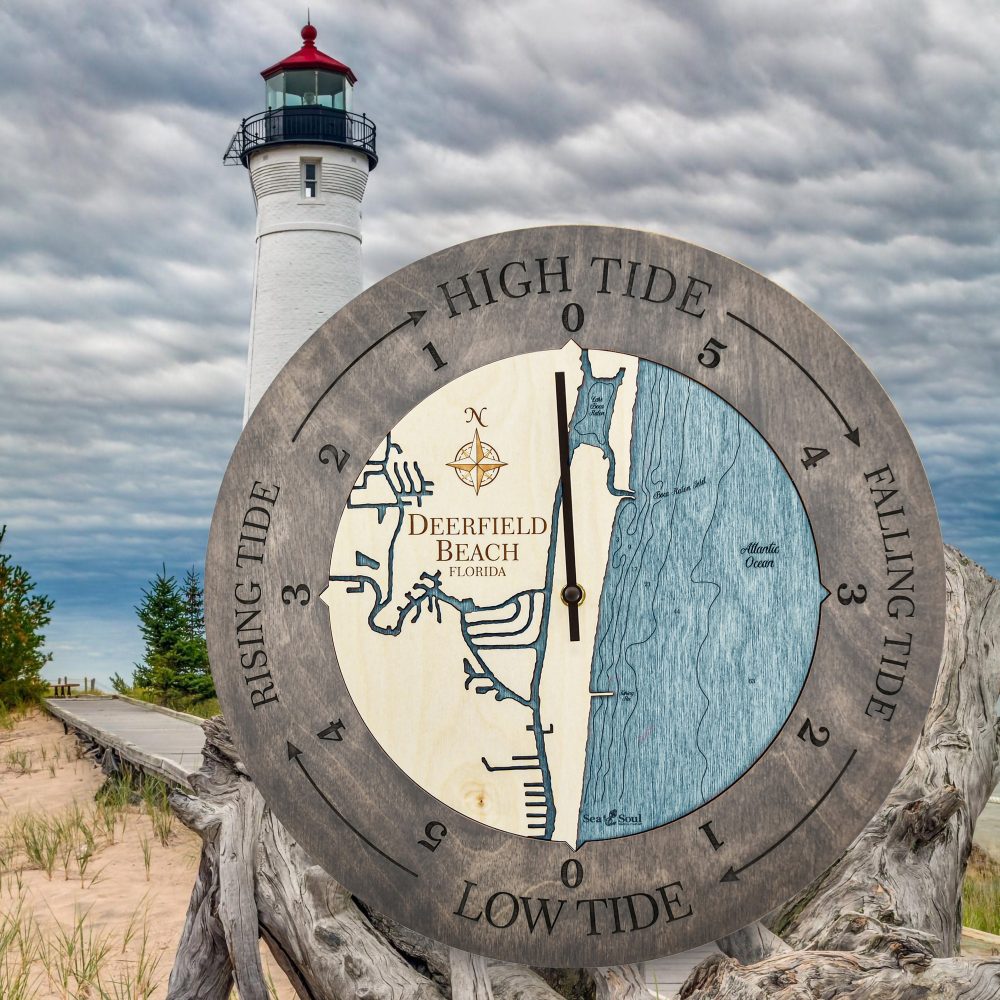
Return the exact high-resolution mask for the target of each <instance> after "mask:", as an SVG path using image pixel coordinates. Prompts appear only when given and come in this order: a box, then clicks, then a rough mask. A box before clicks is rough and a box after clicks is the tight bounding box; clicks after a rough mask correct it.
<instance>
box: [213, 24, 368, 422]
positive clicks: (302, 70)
mask: <svg viewBox="0 0 1000 1000" xmlns="http://www.w3.org/2000/svg"><path fill="white" fill-rule="evenodd" d="M261 76H262V77H263V78H264V86H265V101H266V110H264V111H261V112H260V113H258V114H255V115H251V116H250V117H249V118H244V119H243V121H242V122H241V123H240V127H239V128H238V129H237V131H236V134H235V135H234V136H233V139H232V142H231V143H230V144H229V149H228V150H227V151H226V154H225V162H226V163H235V164H242V165H243V166H244V167H246V169H247V172H248V174H249V177H250V188H251V190H252V192H253V197H254V204H255V205H256V208H257V234H256V248H255V253H254V277H253V298H252V304H251V312H250V352H249V358H248V373H247V383H246V400H245V404H244V414H243V418H244V421H246V420H247V419H248V418H249V416H250V414H251V413H252V412H253V409H254V407H255V406H256V405H257V402H258V400H259V399H260V397H261V396H262V395H263V394H264V391H265V390H266V389H267V387H268V386H269V385H270V384H271V380H272V379H273V378H274V376H275V375H277V373H278V372H279V371H280V370H281V368H282V366H283V365H284V364H285V362H286V361H287V360H288V359H289V358H290V357H291V356H292V354H294V353H295V351H296V350H297V349H298V347H299V346H300V345H301V344H302V343H303V342H304V341H305V340H306V338H307V337H308V336H309V335H310V334H311V333H313V331H315V330H316V329H317V327H319V326H320V325H321V324H322V323H323V322H325V321H326V320H327V319H328V318H329V317H330V315H331V314H332V313H335V312H336V311H337V310H338V309H339V308H340V307H341V306H343V305H344V304H345V303H346V302H348V301H349V300H350V299H352V298H353V297H354V296H355V295H357V294H358V292H360V291H361V200H362V198H363V197H364V193H365V185H366V184H367V182H368V174H369V172H370V171H371V170H373V169H374V168H375V164H376V163H377V162H378V156H377V155H376V153H375V125H374V123H373V122H372V121H371V119H369V118H368V117H367V116H366V115H363V114H362V115H359V114H356V113H355V112H354V110H353V96H354V87H355V84H356V83H357V82H358V81H357V77H356V76H355V75H354V73H353V71H352V70H351V68H350V67H349V66H346V65H345V64H344V63H342V62H340V61H339V60H337V59H334V58H333V57H332V56H328V55H327V54H326V53H325V52H321V51H320V50H319V49H318V48H317V47H316V28H315V27H314V26H313V25H312V24H307V25H306V26H305V27H304V28H303V29H302V47H301V48H300V49H299V50H298V52H295V53H293V54H292V55H290V56H288V57H287V58H286V59H282V60H281V62H278V63H275V64H274V65H273V66H270V67H268V68H267V69H265V70H264V71H263V72H262V73H261Z"/></svg>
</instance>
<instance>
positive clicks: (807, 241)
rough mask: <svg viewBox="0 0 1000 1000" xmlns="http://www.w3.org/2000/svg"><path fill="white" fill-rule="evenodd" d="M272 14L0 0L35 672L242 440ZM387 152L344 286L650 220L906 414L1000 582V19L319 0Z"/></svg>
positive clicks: (14, 503)
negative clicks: (518, 243) (40, 645)
mask: <svg viewBox="0 0 1000 1000" xmlns="http://www.w3.org/2000/svg"><path fill="white" fill-rule="evenodd" d="M304 7H305V5H304V4H302V5H301V6H299V5H296V4H287V3H282V2H280V0H277V2H275V0H270V2H267V3H265V2H262V0H241V2H239V3H235V2H212V3H206V2H204V0H129V2H127V3H126V2H122V0H102V2H96V0H81V2H77V3H73V4H70V3H65V2H62V3H55V2H51V0H34V2H32V3H30V4H29V3H27V2H25V0H0V38H2V39H3V41H4V53H5V64H6V66H7V69H6V71H5V73H4V77H5V84H4V101H3V113H2V115H0V137H2V149H3V151H4V159H5V162H4V164H3V168H2V169H0V523H7V524H8V525H9V530H8V537H7V541H6V549H7V550H8V551H11V552H12V553H13V554H14V556H15V557H16V558H17V559H18V560H19V561H20V562H21V563H22V564H23V565H25V566H27V567H28V568H29V569H30V570H31V572H32V573H33V574H34V576H35V578H36V579H37V580H38V581H39V584H40V588H41V589H42V590H43V591H45V592H47V593H48V594H50V595H51V596H52V597H53V598H54V599H55V600H56V610H55V617H54V622H53V625H52V627H51V629H50V630H49V638H50V648H51V649H52V650H53V652H54V653H55V660H54V662H53V663H52V664H51V669H50V670H49V675H50V676H55V675H57V674H70V675H72V676H75V677H79V676H81V675H84V674H87V675H89V676H97V677H99V678H101V679H104V678H106V677H107V676H108V675H109V674H111V673H112V672H114V671H119V672H121V673H123V674H126V675H128V674H129V672H130V669H131V664H132V662H133V661H134V660H136V659H138V658H139V656H140V653H141V643H140V641H139V635H138V631H137V629H136V627H135V616H134V613H133V610H132V609H133V605H134V604H135V603H136V602H137V600H138V599H139V596H140V589H141V587H142V586H143V584H144V583H145V581H147V580H148V579H149V578H150V576H152V575H153V574H154V573H155V572H156V570H157V569H159V567H160V565H161V563H165V564H166V566H167V568H168V570H169V571H171V572H174V573H176V574H177V575H178V576H180V575H182V574H183V571H184V570H185V568H187V567H189V566H192V565H194V566H196V567H198V568H199V569H200V568H201V566H202V561H203V557H204V549H205V544H206V538H207V532H208V525H209V519H210V517H211V512H212V506H213V504H214V501H215V496H216V492H217V490H218V486H219V482H220V480H221V476H222V472H223V470H224V468H225V463H226V460H227V458H228V455H229V453H230V451H231V449H232V447H233V445H234V443H235V441H236V439H237V437H238V436H239V432H240V424H241V411H242V400H243V380H244V367H245V354H246V346H247V336H248V321H249V304H250V283H251V259H252V247H253V226H254V216H253V205H252V201H251V197H250V190H249V185H248V181H247V177H246V174H245V171H244V170H243V169H242V168H241V167H224V166H223V165H222V153H223V152H224V150H225V148H226V146H227V144H228V141H229V138H230V136H231V134H232V132H233V130H234V128H235V126H236V125H237V124H238V122H239V120H240V119H241V118H242V117H244V116H246V115H248V114H251V113H254V112H256V111H259V110H262V109H263V97H264V94H263V84H262V82H261V79H260V77H259V75H258V73H259V71H260V70H261V69H262V68H263V67H265V66H268V65H270V64H272V63H273V62H275V61H277V60H278V59H280V58H282V57H283V56H285V55H288V54H289V53H291V52H292V51H294V50H295V49H297V48H298V45H299V37H298V30H299V28H300V26H301V24H302V22H303V16H304V13H305V10H304ZM312 19H313V23H314V24H315V25H316V26H317V28H318V30H319V39H318V44H319V46H320V48H321V49H323V50H324V51H326V52H328V53H329V54H331V55H334V56H336V57H337V58H340V59H342V60H343V61H344V62H347V63H348V64H349V65H350V66H351V67H352V68H353V69H354V71H355V72H356V73H357V75H358V77H359V79H360V83H359V87H358V90H357V92H356V107H357V110H364V111H365V112H367V113H368V115H369V116H371V117H372V118H374V119H375V121H376V122H377V125H378V142H379V154H380V157H381V159H380V163H379V166H378V169H377V170H376V171H375V173H374V174H373V176H372V180H371V182H370V184H369V186H368V191H367V194H366V197H365V213H364V230H365V280H366V283H372V282H374V281H377V280H378V279H379V278H381V277H382V276H384V275H385V274H387V273H389V272H391V271H393V270H395V269H396V268H397V267H400V266H402V265H403V264H406V263H408V262H409V261H411V260H414V259H417V258H419V257H422V256H424V255H425V254H426V253H429V252H431V251H434V250H437V249H440V248H441V247H444V246H448V245H450V244H452V243H456V242H460V241H462V240H466V239H470V238H472V237H476V236H481V235H484V234H486V233H490V232H495V231H498V230H503V229H511V228H517V227H521V226H526V225H535V224H547V223H572V222H593V223H605V224H613V225H620V226H631V227H637V228H643V229H652V230H657V231H660V232H664V233H669V234H671V235H676V236H680V237H683V238H685V239H688V240H690V241H692V242H695V243H699V244H702V245H705V246H708V247H711V248H712V249H714V250H718V251H720V252H722V253H725V254H727V255H728V256H731V257H735V258H737V259H738V260H741V261H743V262H745V263H747V264H749V265H751V266H752V267H754V268H756V269H757V270H759V271H762V272H763V273H765V274H767V275H768V276H770V277H771V278H773V279H775V280H777V281H778V282H779V283H781V284H783V285H784V286H785V287H787V288H788V289H789V290H791V291H792V292H794V293H795V294H796V295H798V296H799V297H800V298H802V299H804V300H805V301H806V302H807V303H808V304H809V305H810V306H812V307H813V308H814V309H815V310H816V311H817V312H819V313H820V314H821V315H822V316H824V317H825V318H826V319H827V320H828V321H829V322H830V323H832V325H833V326H834V327H835V328H836V329H837V330H839V332H840V333H841V334H842V335H843V336H845V337H846V338H847V339H848V341H850V342H851V343H852V344H853V345H854V346H855V347H856V349H858V350H859V352H860V353H861V355H862V357H863V358H865V360H866V361H867V362H868V364H869V365H870V366H871V367H872V369H873V370H874V371H875V373H876V374H877V375H878V377H879V378H880V379H881V380H882V382H883V384H884V385H885V386H886V387H887V389H888V390H889V392H890V394H891V396H892V397H893V399H894V400H895V402H896V404H897V406H898V407H899V409H900V411H901V412H902V414H903V417H904V419H905V420H906V421H907V424H908V426H909V427H910V430H911V433H912V434H913V436H914V438H915V440H916V442H917V446H918V448H919V450H920V452H921V455H922V456H923V459H924V462H925V464H926V466H927V469H928V472H929V474H930V478H931V481H932V484H933V487H934V492H935V496H936V499H937V503H938V508H939V512H940V515H941V520H942V526H943V530H944V535H945V539H946V540H947V541H949V542H951V543H953V544H955V545H957V546H959V547H960V548H962V549H963V550H964V551H965V552H966V553H967V554H968V555H969V556H970V557H972V558H973V559H975V560H977V561H978V562H980V563H982V564H983V565H985V566H986V567H987V568H988V569H989V570H990V571H991V572H993V573H994V574H995V575H1000V531H998V521H1000V502H998V499H997V497H998V492H1000V328H998V322H997V318H996V315H997V310H998V305H1000V280H998V274H1000V260H998V257H1000V254H998V243H1000V237H998V234H1000V211H998V193H997V179H998V177H1000V151H998V147H1000V119H998V103H997V97H996V95H997V84H998V76H1000V73H998V70H1000V62H998V56H997V53H998V52H1000V8H998V6H997V5H996V3H995V0H924V2H921V0H882V2H880V3H877V4H873V3H870V2H838V0H825V2H812V0H809V2H798V3H792V2H790V0H782V2H768V0H760V2H755V0H702V2H690V0H674V2H667V0H660V2H652V0H650V2H640V0H625V2H620V0H616V2H614V3H608V2H606V0H602V2H573V0H570V2H567V3H561V4H553V3H548V2H521V0H504V2H502V3H483V2H479V0H464V2H454V3H453V2H446V0H433V2H431V0H406V2H405V3H404V2H402V0H394V2H378V0H364V2H361V0H338V2H337V3H327V2H324V0H312Z"/></svg>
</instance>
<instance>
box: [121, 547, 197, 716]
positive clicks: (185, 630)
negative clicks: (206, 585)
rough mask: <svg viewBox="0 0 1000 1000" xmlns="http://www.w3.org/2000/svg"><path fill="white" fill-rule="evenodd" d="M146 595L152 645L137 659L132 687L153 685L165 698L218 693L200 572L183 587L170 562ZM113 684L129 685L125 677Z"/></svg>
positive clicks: (142, 618)
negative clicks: (210, 660) (141, 659)
mask: <svg viewBox="0 0 1000 1000" xmlns="http://www.w3.org/2000/svg"><path fill="white" fill-rule="evenodd" d="M142 598H143V599H142V601H141V602H140V603H139V605H138V606H137V607H136V609H135V611H136V614H137V615H138V616H139V629H140V631H141V632H142V637H143V640H144V642H145V644H146V650H145V659H144V662H143V663H137V664H135V672H134V673H133V676H132V686H133V687H141V688H146V689H148V690H151V691H152V692H153V693H154V694H155V695H156V696H157V698H158V700H162V701H165V702H175V703H176V702H177V701H178V699H185V698H186V699H189V700H199V699H203V698H210V697H212V696H213V695H214V694H215V686H214V685H213V683H212V675H211V673H210V671H209V667H208V648H207V645H206V643H205V622H204V619H205V611H204V598H203V592H202V586H201V580H200V578H199V577H198V574H197V572H196V571H195V570H193V569H192V570H189V571H188V573H187V574H186V575H185V577H184V586H183V589H182V588H180V587H178V585H177V580H176V579H175V578H174V577H172V576H168V575H167V568H166V566H164V567H162V569H161V570H160V572H159V573H157V575H156V576H155V577H154V578H153V579H152V580H151V581H150V583H149V588H148V589H147V590H143V592H142ZM112 683H113V684H114V686H115V688H116V690H119V691H123V690H125V689H127V685H125V684H124V682H123V681H122V680H121V678H119V677H115V678H113V680H112Z"/></svg>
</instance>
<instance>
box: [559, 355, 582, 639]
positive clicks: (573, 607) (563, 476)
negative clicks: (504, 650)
mask: <svg viewBox="0 0 1000 1000" xmlns="http://www.w3.org/2000/svg"><path fill="white" fill-rule="evenodd" d="M556 421H557V423H558V426H559V482H560V484H561V486H562V516H563V551H564V552H565V554H566V586H565V587H563V589H562V594H561V596H562V600H563V603H564V604H565V605H566V608H567V610H568V611H569V638H570V641H571V642H579V641H580V602H581V601H582V600H583V589H582V588H581V587H580V585H579V584H578V583H577V580H576V538H575V536H574V534H573V484H572V482H571V479H570V471H569V422H568V419H567V415H566V373H565V372H556Z"/></svg>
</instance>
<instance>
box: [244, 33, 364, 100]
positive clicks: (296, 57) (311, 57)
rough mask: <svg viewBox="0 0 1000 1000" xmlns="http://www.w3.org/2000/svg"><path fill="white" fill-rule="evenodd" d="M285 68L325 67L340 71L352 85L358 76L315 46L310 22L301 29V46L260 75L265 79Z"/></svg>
mask: <svg viewBox="0 0 1000 1000" xmlns="http://www.w3.org/2000/svg"><path fill="white" fill-rule="evenodd" d="M286 69H327V70H331V71H332V72H334V73H342V74H343V75H344V76H346V77H347V79H348V80H350V82H351V84H352V85H353V84H355V83H357V82H358V78H357V77H356V76H355V75H354V72H353V70H352V69H351V67H350V66H345V65H344V64H343V63H342V62H340V60H338V59H334V58H333V57H332V56H328V55H327V54H326V53H325V52H320V50H319V49H317V48H316V29H315V28H314V27H313V26H312V25H311V24H307V25H306V26H305V27H304V28H303V29H302V48H301V49H299V51H298V52H295V53H293V54H292V55H290V56H288V58H287V59H282V60H281V62H277V63H275V64H274V65H273V66H268V68H267V69H265V70H263V71H262V72H261V74H260V75H261V76H262V77H264V79H265V80H266V79H268V78H269V77H272V76H274V74H275V73H282V72H284V71H285V70H286Z"/></svg>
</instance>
